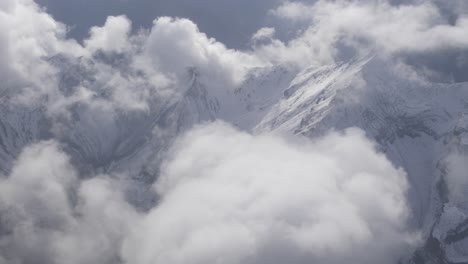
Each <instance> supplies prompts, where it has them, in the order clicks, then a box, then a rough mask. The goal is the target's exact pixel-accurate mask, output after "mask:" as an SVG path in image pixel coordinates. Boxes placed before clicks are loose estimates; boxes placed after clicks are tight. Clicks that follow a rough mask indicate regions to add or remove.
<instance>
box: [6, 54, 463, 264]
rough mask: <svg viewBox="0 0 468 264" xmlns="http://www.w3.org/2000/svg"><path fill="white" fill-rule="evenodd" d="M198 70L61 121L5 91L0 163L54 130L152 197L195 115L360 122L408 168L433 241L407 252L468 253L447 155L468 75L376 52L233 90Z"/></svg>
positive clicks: (262, 121)
mask: <svg viewBox="0 0 468 264" xmlns="http://www.w3.org/2000/svg"><path fill="white" fill-rule="evenodd" d="M60 63H65V64H67V63H69V62H60ZM78 68H79V67H78ZM78 68H77V67H71V66H70V67H62V69H63V72H62V73H61V74H62V75H63V76H64V77H63V81H64V82H80V81H83V80H84V79H87V78H88V77H87V74H88V73H87V72H80V71H78V70H77V69H78ZM199 75H200V73H199V72H198V71H197V69H196V68H191V69H188V71H187V78H186V80H185V82H184V83H185V87H184V92H183V94H182V96H180V97H178V98H177V99H174V100H170V101H164V100H154V101H151V102H150V107H149V110H148V111H144V112H136V113H126V112H119V111H114V112H112V114H111V115H110V117H109V114H108V113H106V116H105V117H100V116H96V114H95V113H96V111H89V109H88V108H87V106H83V105H77V106H74V107H72V109H71V110H70V111H71V119H70V120H67V121H66V122H63V123H62V124H63V125H62V126H60V127H58V128H57V127H53V126H52V125H51V124H50V122H49V121H48V117H47V115H46V112H45V110H44V109H42V108H40V107H38V108H34V107H26V106H22V107H19V106H17V105H11V104H9V103H8V100H7V97H6V95H5V96H3V97H0V112H1V115H0V171H2V172H4V173H6V172H7V171H8V170H9V168H10V167H11V163H12V161H13V160H14V159H15V157H16V156H17V155H18V153H19V152H20V151H21V149H22V148H23V147H24V146H26V145H28V144H30V143H32V142H35V141H38V140H43V139H48V138H51V137H55V138H58V139H59V140H60V141H61V142H62V143H63V144H64V145H65V146H66V150H67V152H68V153H69V154H70V155H71V156H72V157H73V161H74V163H75V164H76V165H77V167H78V168H80V169H82V170H83V171H90V170H91V171H95V172H106V173H109V174H115V175H121V174H123V173H125V175H130V179H126V180H131V181H134V182H135V184H134V185H132V186H134V189H132V190H129V191H128V192H129V197H130V198H131V200H132V201H133V202H134V203H135V204H137V205H139V206H142V207H145V206H147V204H150V203H151V202H152V199H154V197H152V195H151V193H150V192H149V191H148V189H149V186H150V183H151V182H153V181H154V179H155V178H157V177H158V169H159V165H160V162H161V161H162V159H163V156H164V153H165V151H166V150H167V148H168V147H169V146H170V145H171V143H172V142H173V140H174V139H175V138H176V137H177V136H178V135H180V134H181V133H183V132H184V131H186V130H187V129H189V128H190V127H192V126H193V125H195V124H199V123H201V122H205V121H210V120H215V119H221V120H224V121H226V122H229V123H231V124H233V125H235V126H237V127H239V128H241V129H243V130H248V131H251V132H252V133H263V132H267V131H277V132H279V133H287V134H296V135H304V136H307V137H315V136H317V135H322V134H324V133H326V132H327V131H330V130H337V131H341V130H344V129H346V128H349V127H359V128H361V129H363V130H364V131H365V132H366V134H367V136H368V137H369V138H371V139H373V140H375V141H376V142H377V143H378V145H379V147H380V150H381V151H382V152H384V153H385V154H386V155H387V157H388V158H389V159H390V160H391V161H392V162H393V163H394V164H395V165H396V166H399V167H402V168H404V169H405V171H406V172H407V173H408V176H409V181H410V184H411V189H410V191H409V194H408V195H409V201H410V203H411V208H412V212H413V217H412V219H413V223H411V224H412V226H413V227H415V228H418V229H421V230H422V231H423V237H424V239H425V241H427V242H426V244H425V245H423V246H422V247H421V248H420V249H418V250H417V252H415V254H414V257H413V258H412V259H411V260H410V261H411V262H414V263H467V262H468V224H467V219H468V199H467V200H466V201H460V200H456V201H455V200H453V199H452V198H451V195H450V191H449V188H448V187H447V186H448V183H447V179H446V174H447V164H446V159H447V157H449V156H450V155H451V154H453V153H463V152H464V151H466V150H468V104H467V103H468V83H455V84H442V83H430V82H427V81H423V80H418V79H411V78H409V77H402V75H403V74H402V73H401V71H399V70H398V69H397V68H395V67H394V66H393V65H392V64H390V63H386V62H385V61H382V60H380V59H375V58H371V57H368V58H364V59H359V60H354V61H350V62H347V63H341V64H336V65H329V66H324V67H311V68H307V69H304V70H302V71H300V72H298V71H296V70H294V69H292V68H290V67H287V66H272V67H267V68H256V69H253V70H251V72H250V73H249V74H248V75H247V77H246V79H245V81H244V82H243V84H242V85H241V86H240V87H237V88H236V89H235V90H232V91H231V90H222V91H221V90H217V91H213V90H210V89H212V88H209V86H208V85H206V83H204V82H205V81H206V80H202V79H201V78H200V76H199ZM88 81H89V80H88ZM65 87H66V85H65ZM1 98H6V99H4V100H3V99H1Z"/></svg>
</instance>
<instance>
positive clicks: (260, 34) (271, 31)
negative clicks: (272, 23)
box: [252, 27, 275, 44]
mask: <svg viewBox="0 0 468 264" xmlns="http://www.w3.org/2000/svg"><path fill="white" fill-rule="evenodd" d="M274 35H275V28H271V27H263V28H261V29H259V30H258V31H257V32H255V34H254V35H253V36H252V41H253V42H254V44H256V43H257V42H258V41H262V40H269V39H271V38H273V36H274Z"/></svg>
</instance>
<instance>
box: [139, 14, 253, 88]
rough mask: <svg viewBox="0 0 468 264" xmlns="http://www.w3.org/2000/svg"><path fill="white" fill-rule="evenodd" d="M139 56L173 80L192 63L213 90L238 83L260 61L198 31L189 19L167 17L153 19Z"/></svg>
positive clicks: (183, 72)
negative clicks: (141, 53) (142, 50)
mask: <svg viewBox="0 0 468 264" xmlns="http://www.w3.org/2000/svg"><path fill="white" fill-rule="evenodd" d="M141 59H142V60H149V62H148V63H149V65H151V66H152V67H153V68H154V69H155V70H156V71H159V72H162V73H164V74H165V75H167V76H169V77H172V78H173V80H174V81H178V80H180V79H182V78H183V76H184V75H185V74H187V68H189V67H194V68H196V69H197V70H198V71H200V72H201V73H202V74H201V76H203V77H204V78H206V79H207V80H210V82H207V84H208V85H209V86H215V87H214V89H213V90H212V91H213V92H216V90H222V89H226V88H228V87H233V86H235V85H236V84H239V83H240V82H241V81H242V80H243V78H244V75H245V74H246V71H247V70H248V69H249V68H252V67H254V66H261V65H262V64H261V63H260V61H259V60H258V59H257V58H256V57H255V56H253V55H251V54H247V53H244V52H240V51H236V50H232V49H228V48H226V47H225V46H224V44H222V43H220V42H217V41H216V40H215V39H213V38H210V37H208V36H207V35H206V34H205V33H202V32H200V31H199V29H198V27H197V25H196V24H194V23H193V22H192V21H190V20H188V19H183V18H170V17H161V18H158V19H156V20H155V21H154V25H153V28H152V29H151V32H150V34H149V36H148V39H147V41H146V42H145V44H144V53H143V57H142V58H141Z"/></svg>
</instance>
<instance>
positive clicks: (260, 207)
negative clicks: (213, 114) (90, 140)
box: [0, 123, 414, 264]
mask: <svg viewBox="0 0 468 264" xmlns="http://www.w3.org/2000/svg"><path fill="white" fill-rule="evenodd" d="M91 176H94V177H91V178H88V179H78V175H77V173H76V172H75V169H74V168H73V167H72V166H71V164H70V161H69V158H68V156H67V155H66V154H64V153H63V152H62V150H61V148H60V146H59V145H58V144H57V143H55V142H53V141H48V142H41V143H38V144H35V145H32V146H30V147H27V148H26V149H25V150H24V151H23V153H22V154H21V155H20V157H19V159H18V160H17V161H16V162H15V165H14V167H13V169H12V172H11V173H10V175H9V176H8V177H6V178H4V179H2V180H1V181H0V215H1V218H0V226H1V228H2V229H1V230H2V233H1V235H0V241H1V245H2V246H1V247H0V253H1V254H0V255H1V256H2V257H3V259H4V261H5V262H6V263H21V264H29V263H35V264H37V263H48V264H49V263H64V262H66V263H71V264H75V263H83V264H84V263H109V264H110V263H127V264H146V263H167V264H175V263H181V264H184V263H190V264H196V263H207V262H209V263H233V264H237V263H256V264H261V263H285V262H286V263H309V262H314V263H349V262H353V263H375V262H379V263H394V262H395V261H396V260H397V259H398V258H399V257H401V256H403V255H404V254H405V253H406V252H407V251H409V250H410V249H411V246H412V245H413V242H414V240H413V236H412V235H411V234H410V233H408V230H407V229H406V220H407V217H408V216H409V215H408V214H409V212H408V208H407V206H406V201H405V192H406V190H407V182H406V180H405V174H404V172H403V171H401V170H398V169H395V168H394V167H393V166H392V165H391V164H390V162H389V161H388V160H386V158H385V157H384V156H383V155H382V154H379V153H377V152H376V151H375V148H374V145H373V144H372V143H370V142H369V141H368V140H367V139H366V138H365V137H364V135H363V132H362V131H359V130H357V129H350V130H348V131H346V133H345V134H337V133H331V134H330V135H328V136H325V137H323V138H317V139H315V140H313V141H310V140H308V139H304V138H283V137H279V136H275V135H258V136H253V135H250V134H247V133H244V132H240V131H237V130H235V129H234V128H232V127H230V126H228V125H226V124H221V123H214V124H208V125H204V126H200V127H198V128H196V129H194V130H193V131H191V132H189V133H188V134H187V135H186V136H185V137H184V138H182V139H181V140H180V141H178V143H177V144H176V145H175V146H174V148H173V149H172V151H171V155H170V157H169V159H168V160H167V162H166V163H165V165H164V166H163V169H162V177H161V178H160V179H159V180H158V181H157V183H156V184H155V189H156V190H157V192H158V193H159V195H160V201H159V203H158V205H157V206H156V207H154V208H153V209H151V210H150V211H149V212H147V213H144V212H141V213H138V212H137V210H135V209H134V208H133V207H132V206H130V205H129V204H128V203H127V202H126V200H125V199H124V192H123V190H124V188H123V186H122V183H121V182H120V181H119V180H117V179H116V178H110V177H108V176H105V175H96V176H95V175H91ZM25 190H27V191H25Z"/></svg>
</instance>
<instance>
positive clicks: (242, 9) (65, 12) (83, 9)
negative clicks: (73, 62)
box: [37, 0, 281, 48]
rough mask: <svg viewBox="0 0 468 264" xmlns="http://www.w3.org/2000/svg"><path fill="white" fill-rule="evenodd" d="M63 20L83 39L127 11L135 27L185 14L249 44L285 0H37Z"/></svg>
mask: <svg viewBox="0 0 468 264" xmlns="http://www.w3.org/2000/svg"><path fill="white" fill-rule="evenodd" d="M37 2H38V3H39V4H41V5H43V6H44V7H46V8H47V10H48V12H49V13H50V14H51V15H52V16H54V18H56V19H57V20H59V21H62V22H64V23H66V24H67V25H69V26H71V31H70V32H69V35H70V36H72V37H74V38H77V39H83V38H85V37H86V36H87V35H88V31H89V29H90V28H91V27H92V26H94V25H100V24H103V23H104V21H105V19H106V17H107V16H110V15H121V14H124V15H126V16H128V17H129V18H130V20H132V22H133V24H134V28H139V27H144V28H150V27H151V25H152V22H153V20H154V19H155V18H156V17H159V16H174V17H185V18H189V19H191V20H192V21H194V22H195V23H196V24H197V25H198V26H199V28H200V30H201V31H202V32H206V33H207V34H208V35H210V36H211V37H214V38H216V39H218V40H219V41H221V42H223V43H225V44H226V45H227V46H228V47H231V48H246V47H247V45H248V43H249V41H250V37H251V35H252V34H253V33H255V31H256V30H257V29H258V28H261V27H263V26H264V25H268V24H271V20H272V18H271V17H270V16H269V15H268V11H269V10H270V9H273V8H274V7H275V6H277V5H278V4H279V2H281V0H256V1H249V0H239V1H230V0H204V1H191V0H172V1H167V0H166V1H160V0H157V1H153V0H99V1H94V0H69V1H61V0H37Z"/></svg>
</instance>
